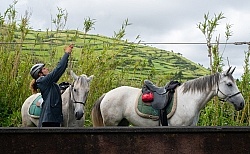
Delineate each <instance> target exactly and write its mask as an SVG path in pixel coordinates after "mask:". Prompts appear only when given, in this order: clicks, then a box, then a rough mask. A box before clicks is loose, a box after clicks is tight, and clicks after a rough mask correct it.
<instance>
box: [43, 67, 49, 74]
mask: <svg viewBox="0 0 250 154" xmlns="http://www.w3.org/2000/svg"><path fill="white" fill-rule="evenodd" d="M41 72H42V73H43V75H48V74H49V69H48V68H46V67H43V68H42V70H41Z"/></svg>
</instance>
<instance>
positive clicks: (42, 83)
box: [36, 53, 69, 127]
mask: <svg viewBox="0 0 250 154" xmlns="http://www.w3.org/2000/svg"><path fill="white" fill-rule="evenodd" d="M68 57H69V54H68V53H65V54H64V55H63V57H62V59H61V60H60V61H59V63H58V65H57V67H56V68H55V69H54V70H53V71H51V72H50V73H49V74H48V75H46V76H41V77H39V78H38V79H37V81H36V83H37V88H38V89H40V91H41V94H42V97H43V101H44V102H43V104H42V111H41V115H40V119H39V125H38V126H39V127H41V126H42V123H43V122H57V123H62V122H63V114H62V98H61V94H60V89H59V86H58V84H57V83H56V82H57V81H58V80H59V79H60V77H61V76H62V75H63V73H64V72H65V70H66V68H67V64H68Z"/></svg>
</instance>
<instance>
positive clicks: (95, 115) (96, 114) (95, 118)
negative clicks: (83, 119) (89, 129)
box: [91, 94, 105, 127]
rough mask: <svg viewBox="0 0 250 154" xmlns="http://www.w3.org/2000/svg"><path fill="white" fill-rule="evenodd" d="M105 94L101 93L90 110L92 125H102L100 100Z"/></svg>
mask: <svg viewBox="0 0 250 154" xmlns="http://www.w3.org/2000/svg"><path fill="white" fill-rule="evenodd" d="M104 96H105V94H103V95H102V96H101V97H100V98H99V99H98V100H97V101H96V102H95V104H94V106H93V108H92V111H91V119H92V123H93V127H100V126H104V124H103V119H102V114H101V110H100V104H101V102H102V99H103V98H104Z"/></svg>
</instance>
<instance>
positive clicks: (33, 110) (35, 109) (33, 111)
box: [29, 95, 42, 117]
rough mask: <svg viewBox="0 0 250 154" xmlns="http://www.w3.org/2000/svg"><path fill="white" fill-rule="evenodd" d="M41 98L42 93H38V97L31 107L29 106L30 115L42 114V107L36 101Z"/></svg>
mask: <svg viewBox="0 0 250 154" xmlns="http://www.w3.org/2000/svg"><path fill="white" fill-rule="evenodd" d="M41 98H42V95H38V96H37V98H36V99H35V100H34V101H33V102H32V104H31V105H30V108H29V114H30V115H33V116H37V117H39V116H40V113H41V108H40V107H38V106H36V103H37V101H38V100H39V99H41Z"/></svg>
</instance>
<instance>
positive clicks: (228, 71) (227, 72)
mask: <svg viewBox="0 0 250 154" xmlns="http://www.w3.org/2000/svg"><path fill="white" fill-rule="evenodd" d="M231 68H232V66H230V67H229V68H228V70H227V71H226V73H225V75H228V74H229V73H230V70H231Z"/></svg>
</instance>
